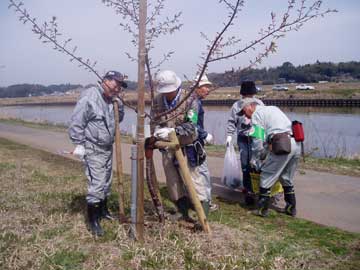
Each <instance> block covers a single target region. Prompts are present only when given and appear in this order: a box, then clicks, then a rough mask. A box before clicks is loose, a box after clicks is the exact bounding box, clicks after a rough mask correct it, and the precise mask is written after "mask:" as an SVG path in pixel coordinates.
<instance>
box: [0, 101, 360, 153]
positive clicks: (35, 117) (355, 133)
mask: <svg viewBox="0 0 360 270" xmlns="http://www.w3.org/2000/svg"><path fill="white" fill-rule="evenodd" d="M73 108H74V107H73V106H9V107H0V115H2V116H6V117H12V118H18V119H22V120H26V121H34V122H49V123H54V124H64V125H68V123H69V120H70V117H71V114H72V111H73ZM204 109H205V128H206V130H207V131H208V132H210V133H211V134H213V135H214V138H215V143H216V144H223V143H224V142H225V139H226V124H227V119H228V116H229V111H230V107H227V106H219V107H213V106H209V107H205V108H204ZM282 109H283V111H284V112H285V113H286V114H287V116H288V117H289V118H290V119H291V120H298V121H301V122H302V123H303V125H304V129H305V143H304V144H305V151H306V152H307V153H308V152H310V153H311V154H312V155H313V156H321V157H335V156H337V157H340V156H343V157H344V156H345V157H348V156H354V155H359V154H360V109H359V108H355V109H354V108H353V109H338V108H282ZM135 125H136V114H135V112H133V111H132V110H130V109H127V108H126V112H125V119H124V121H123V122H122V123H121V125H120V128H121V131H122V132H125V133H131V132H132V129H133V126H135Z"/></svg>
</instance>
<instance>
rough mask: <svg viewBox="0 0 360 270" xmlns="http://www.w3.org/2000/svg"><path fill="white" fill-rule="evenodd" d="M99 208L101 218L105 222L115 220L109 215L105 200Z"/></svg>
mask: <svg viewBox="0 0 360 270" xmlns="http://www.w3.org/2000/svg"><path fill="white" fill-rule="evenodd" d="M100 208H101V216H100V217H101V218H104V219H107V220H115V218H114V217H113V216H112V215H111V213H110V211H109V209H108V207H107V198H106V199H105V200H103V201H101V202H100Z"/></svg>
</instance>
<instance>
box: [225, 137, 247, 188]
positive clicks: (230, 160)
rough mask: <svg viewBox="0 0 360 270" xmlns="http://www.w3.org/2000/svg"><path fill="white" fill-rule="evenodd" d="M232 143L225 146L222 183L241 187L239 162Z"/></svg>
mask: <svg viewBox="0 0 360 270" xmlns="http://www.w3.org/2000/svg"><path fill="white" fill-rule="evenodd" d="M237 156H238V155H237V154H236V152H235V148H234V145H233V144H232V143H230V144H229V146H227V147H226V153H225V158H224V171H223V177H222V183H223V184H224V185H225V186H227V187H229V188H234V189H235V188H241V187H243V179H242V178H243V177H242V171H241V163H240V161H239V159H238V157H237Z"/></svg>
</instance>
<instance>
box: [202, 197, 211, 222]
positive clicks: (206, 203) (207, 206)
mask: <svg viewBox="0 0 360 270" xmlns="http://www.w3.org/2000/svg"><path fill="white" fill-rule="evenodd" d="M201 206H202V208H203V209H204V213H205V216H206V218H207V217H208V216H209V211H210V202H209V201H201Z"/></svg>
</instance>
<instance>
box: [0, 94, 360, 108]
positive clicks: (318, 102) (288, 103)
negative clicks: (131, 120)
mask: <svg viewBox="0 0 360 270" xmlns="http://www.w3.org/2000/svg"><path fill="white" fill-rule="evenodd" d="M77 99H78V96H62V97H51V96H44V97H28V98H3V99H0V106H26V105H29V106H30V105H32V106H34V105H46V106H57V105H75V104H76V101H77ZM237 100H238V99H234V98H230V99H214V98H207V99H205V100H204V101H203V103H204V105H206V106H231V105H232V104H234V103H235V102H236V101H237ZM262 100H263V101H264V103H265V104H266V105H275V106H284V107H347V108H360V99H351V98H350V99H339V98H332V99H330V98H316V99H309V98H276V99H275V98H274V99H270V98H265V99H262ZM127 102H129V103H130V104H133V105H135V104H136V103H137V99H136V98H134V97H131V98H129V99H127ZM145 103H146V105H150V100H149V99H147V100H146V101H145Z"/></svg>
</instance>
